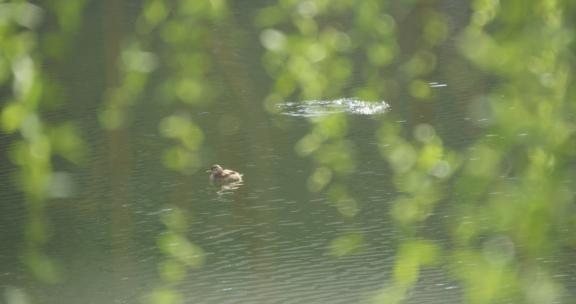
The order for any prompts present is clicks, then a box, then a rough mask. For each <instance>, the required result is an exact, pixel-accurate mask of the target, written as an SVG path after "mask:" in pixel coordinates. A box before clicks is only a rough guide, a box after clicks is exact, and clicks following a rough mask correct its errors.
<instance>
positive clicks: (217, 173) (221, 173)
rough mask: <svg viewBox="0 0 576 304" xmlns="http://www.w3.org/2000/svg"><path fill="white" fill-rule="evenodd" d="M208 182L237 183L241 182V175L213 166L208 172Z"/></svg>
mask: <svg viewBox="0 0 576 304" xmlns="http://www.w3.org/2000/svg"><path fill="white" fill-rule="evenodd" d="M206 172H209V173H210V181H212V182H222V183H239V182H242V174H240V173H238V172H236V171H234V170H229V169H223V168H222V167H221V166H220V165H213V166H212V167H210V170H207V171H206Z"/></svg>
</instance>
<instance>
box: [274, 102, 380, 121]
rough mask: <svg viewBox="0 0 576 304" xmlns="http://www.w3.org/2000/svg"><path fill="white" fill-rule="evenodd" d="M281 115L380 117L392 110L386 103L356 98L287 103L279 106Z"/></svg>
mask: <svg viewBox="0 0 576 304" xmlns="http://www.w3.org/2000/svg"><path fill="white" fill-rule="evenodd" d="M278 108H279V110H280V113H281V114H284V115H289V116H302V117H315V116H324V115H329V114H335V113H350V114H356V115H378V114H384V113H386V112H388V111H389V110H390V105H389V104H388V103H386V102H385V101H364V100H359V99H355V98H340V99H335V100H306V101H298V102H285V103H282V104H279V105H278Z"/></svg>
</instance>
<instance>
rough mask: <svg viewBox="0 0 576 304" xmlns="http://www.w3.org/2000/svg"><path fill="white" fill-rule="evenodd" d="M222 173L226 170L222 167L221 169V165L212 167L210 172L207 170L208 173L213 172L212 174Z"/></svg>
mask: <svg viewBox="0 0 576 304" xmlns="http://www.w3.org/2000/svg"><path fill="white" fill-rule="evenodd" d="M222 171H224V169H222V167H220V165H212V167H210V170H207V171H206V172H211V173H213V174H214V173H221V172H222Z"/></svg>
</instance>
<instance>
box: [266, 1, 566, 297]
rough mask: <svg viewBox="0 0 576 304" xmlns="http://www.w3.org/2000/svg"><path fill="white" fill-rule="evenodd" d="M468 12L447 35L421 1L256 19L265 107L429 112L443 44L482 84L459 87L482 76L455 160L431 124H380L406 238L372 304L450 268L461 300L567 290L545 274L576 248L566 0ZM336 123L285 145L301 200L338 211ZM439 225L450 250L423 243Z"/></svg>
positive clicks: (340, 248) (336, 4)
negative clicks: (359, 105) (329, 204)
mask: <svg viewBox="0 0 576 304" xmlns="http://www.w3.org/2000/svg"><path fill="white" fill-rule="evenodd" d="M469 4H470V6H471V8H472V13H471V16H470V19H469V23H468V25H467V26H465V27H463V28H455V26H457V23H456V21H454V20H450V16H448V15H446V14H445V13H443V11H442V10H441V9H440V5H439V3H436V4H434V3H429V2H426V1H411V2H403V3H392V2H389V1H362V2H355V1H346V0H340V1H330V2H327V1H314V0H309V1H281V2H280V3H278V4H274V5H271V6H269V7H267V8H265V9H263V10H262V11H261V14H260V15H259V16H258V18H257V24H258V25H259V26H260V27H262V28H263V30H262V34H261V42H262V44H263V46H264V47H265V48H266V49H267V52H266V54H265V55H264V57H263V60H264V64H265V65H266V67H267V68H268V72H269V73H270V74H271V75H272V76H273V78H274V79H276V82H275V87H274V90H273V91H272V92H273V93H272V94H271V95H270V96H269V101H268V102H272V103H273V102H282V100H284V99H286V98H294V96H295V95H296V96H298V97H299V98H302V99H316V98H322V99H329V98H332V97H334V96H337V97H339V96H342V95H344V96H346V95H351V96H359V97H360V98H364V99H372V100H378V99H381V98H382V96H393V97H398V95H394V92H395V91H396V90H398V87H405V88H406V90H407V93H408V94H409V95H410V96H412V97H413V98H415V99H416V100H422V101H423V102H425V101H429V102H432V101H434V102H435V103H436V104H435V105H433V106H436V107H440V106H442V103H441V102H440V101H438V100H437V99H434V97H433V95H432V91H431V86H429V85H428V81H427V80H426V78H427V77H428V76H429V75H430V74H431V72H433V71H438V70H440V69H443V70H450V69H454V67H442V66H439V65H438V58H437V56H436V54H437V53H438V52H439V51H440V49H439V48H440V46H441V45H442V43H444V42H445V40H446V39H447V36H448V35H451V36H454V37H455V38H456V39H455V41H456V45H457V49H458V51H459V53H460V56H463V57H465V58H467V59H468V60H469V62H470V63H471V64H472V65H473V66H474V67H475V70H474V71H475V72H474V73H476V74H477V75H480V76H471V77H472V78H473V77H482V78H483V79H492V81H491V83H492V84H491V85H490V86H489V91H488V92H480V93H477V97H475V99H474V100H473V101H472V102H471V104H470V105H469V106H468V108H467V109H466V110H465V112H463V113H462V115H465V116H470V117H471V118H472V120H473V123H475V124H476V125H477V126H478V129H479V130H480V132H479V135H478V136H477V137H476V138H477V140H476V141H475V142H473V143H472V144H470V145H469V146H468V147H466V149H464V150H462V149H455V148H453V147H451V146H449V145H447V144H445V140H443V138H442V135H441V133H440V132H439V131H442V130H436V127H435V126H434V124H433V123H432V122H418V121H415V122H411V123H410V124H408V125H399V124H398V123H397V122H394V120H393V119H390V117H388V116H387V117H385V119H384V120H382V122H381V127H380V128H379V131H378V132H377V134H376V137H377V139H378V142H379V147H380V150H381V154H382V157H383V158H384V159H385V160H386V161H387V162H388V163H389V165H390V167H391V169H392V170H393V181H394V185H395V187H396V190H397V191H398V193H401V194H399V195H397V197H396V199H395V201H394V204H393V207H392V209H391V213H390V215H391V217H392V218H393V219H394V220H395V222H396V223H397V225H398V228H399V229H400V231H402V233H404V237H401V238H400V239H401V240H400V241H399V244H398V246H399V248H398V251H397V255H396V261H395V268H394V273H393V276H392V278H391V280H390V282H388V283H387V284H386V286H385V287H384V288H383V289H382V291H381V292H380V293H378V294H377V295H376V296H375V297H374V299H373V300H374V302H375V303H400V302H404V301H407V300H409V296H410V290H411V289H412V288H413V287H414V286H415V285H416V284H417V283H418V281H419V273H420V271H421V270H422V269H423V268H425V267H428V266H432V265H441V267H442V268H443V269H448V270H449V273H450V274H451V275H452V276H453V278H455V279H457V280H458V282H459V283H460V284H461V286H462V287H463V290H464V294H463V302H467V303H495V302H499V301H511V302H515V303H553V302H555V301H559V299H560V298H563V297H565V296H566V295H565V293H566V292H568V290H565V289H564V288H563V286H564V284H566V282H564V281H563V279H559V278H558V277H555V276H554V274H555V273H557V272H558V271H559V270H560V269H561V268H562V265H563V264H564V263H569V261H567V260H566V261H564V260H563V261H561V262H559V263H558V264H555V263H554V264H552V263H549V260H550V259H551V257H552V256H555V255H560V256H563V255H566V254H567V253H569V252H570V251H572V250H573V249H574V245H575V243H574V241H575V239H574V237H573V236H570V235H569V231H573V230H574V228H575V227H574V225H575V224H576V221H575V218H574V215H573V210H574V190H573V188H574V180H575V177H576V176H574V175H575V173H574V172H575V171H574V159H575V158H574V156H575V152H574V151H575V150H574V143H575V133H574V131H575V125H574V123H575V121H574V113H576V112H575V105H576V103H574V102H573V100H572V98H573V91H574V88H573V86H570V84H571V82H573V77H572V73H571V70H572V69H573V68H574V65H573V57H574V53H573V41H574V30H573V21H574V14H573V8H574V7H573V4H571V3H570V1H547V0H546V1H544V0H543V1H532V2H530V3H526V2H524V1H505V2H500V1H481V0H478V1H470V2H469ZM407 15H412V16H419V17H420V18H419V19H418V20H412V23H413V26H414V27H415V28H416V29H415V30H414V32H415V35H414V36H411V37H408V38H405V37H400V36H399V35H400V33H399V32H398V27H399V23H404V26H407V25H406V23H405V22H406V21H405V20H401V19H400V20H397V19H395V18H394V17H392V16H396V17H401V18H406V16H407ZM402 34H403V35H406V31H404V32H403V33H402ZM406 39H408V40H411V41H410V42H403V41H405V40H406ZM405 52H410V53H408V54H406V53H405ZM457 63H458V62H456V61H454V62H452V64H454V65H456V64H457ZM445 64H447V65H449V64H451V62H447V63H445ZM456 74H457V73H456ZM447 79H448V80H451V79H452V80H455V81H456V80H457V79H456V78H454V77H450V76H448V77H447ZM349 83H362V84H363V85H364V86H360V87H359V86H354V87H348V86H347V84H349ZM448 85H449V86H451V85H452V83H448ZM398 103H399V102H397V101H396V103H394V104H393V111H392V112H394V111H395V110H398V111H399V110H402V105H400V106H399V107H394V105H397V104H398ZM390 115H394V113H391V114H390ZM347 119H348V118H347V117H346V116H343V115H342V116H331V117H326V118H316V119H312V120H310V123H311V124H312V126H313V128H312V131H311V132H310V133H309V134H308V135H306V136H305V137H304V138H302V140H301V141H300V142H299V143H298V145H297V146H296V149H297V152H298V153H300V154H301V155H303V156H307V157H310V158H312V159H313V160H314V162H315V163H316V166H317V169H316V170H315V171H314V173H313V174H312V175H311V176H310V181H309V185H310V190H312V191H321V190H323V189H326V188H328V193H334V190H333V189H338V193H339V195H338V196H336V199H335V200H336V201H338V200H339V199H341V198H348V197H349V196H350V195H349V194H348V191H347V190H346V188H345V186H344V182H342V180H343V179H345V177H346V176H347V175H349V174H351V172H353V171H354V168H355V165H354V164H355V162H357V161H358V156H357V155H355V153H354V143H353V142H352V141H351V139H349V136H348V132H347V130H348V128H346V126H347V125H348V122H347ZM463 131H464V130H463ZM332 155H334V157H332ZM330 189H332V190H330ZM355 206H356V207H355V208H361V206H359V205H358V204H355ZM442 208H452V209H454V210H457V213H456V214H457V216H451V217H441V218H439V217H438V216H435V215H437V214H438V213H439V212H441V210H442ZM356 212H357V211H356ZM356 212H355V213H353V214H352V216H353V215H354V214H356ZM342 214H343V215H346V213H342ZM438 221H441V223H440V224H441V225H443V226H444V229H445V231H446V233H447V235H449V236H450V241H449V242H448V244H444V242H439V241H435V240H431V239H430V240H427V238H429V237H430V236H429V235H428V234H427V229H429V226H430V225H437V224H438V223H437V222H438ZM361 239H362V238H361V237H359V236H354V235H352V236H349V235H344V236H342V237H341V239H340V240H335V241H334V242H333V244H332V247H331V251H332V252H334V254H335V255H336V256H340V255H341V254H342V253H346V252H348V251H349V250H348V249H350V248H352V247H357V246H360V245H359V244H357V241H354V244H353V245H350V243H351V242H352V241H351V240H361ZM402 239H403V240H402ZM347 248H348V249H347ZM567 255H568V256H569V255H570V254H567Z"/></svg>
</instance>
